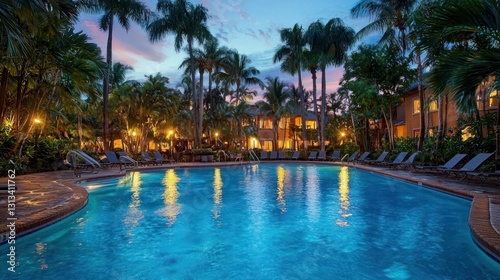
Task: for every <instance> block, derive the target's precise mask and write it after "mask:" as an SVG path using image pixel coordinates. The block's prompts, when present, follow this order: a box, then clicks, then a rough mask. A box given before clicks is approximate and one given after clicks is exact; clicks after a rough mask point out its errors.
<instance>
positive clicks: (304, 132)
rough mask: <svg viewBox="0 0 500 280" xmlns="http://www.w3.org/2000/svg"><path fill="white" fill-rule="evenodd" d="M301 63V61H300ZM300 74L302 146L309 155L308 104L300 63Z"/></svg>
mask: <svg viewBox="0 0 500 280" xmlns="http://www.w3.org/2000/svg"><path fill="white" fill-rule="evenodd" d="M299 61H300V59H299ZM298 66H299V67H298V69H299V70H298V74H299V95H300V114H301V117H302V145H303V148H304V151H305V152H306V153H307V129H306V115H307V108H306V102H305V98H304V91H303V89H302V74H301V73H300V70H301V69H302V68H301V66H302V65H301V63H300V62H299V65H298Z"/></svg>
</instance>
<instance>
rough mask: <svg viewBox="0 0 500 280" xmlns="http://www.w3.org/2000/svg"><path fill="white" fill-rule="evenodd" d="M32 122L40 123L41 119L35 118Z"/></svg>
mask: <svg viewBox="0 0 500 280" xmlns="http://www.w3.org/2000/svg"><path fill="white" fill-rule="evenodd" d="M34 122H35V123H42V121H41V120H40V119H35V120H34Z"/></svg>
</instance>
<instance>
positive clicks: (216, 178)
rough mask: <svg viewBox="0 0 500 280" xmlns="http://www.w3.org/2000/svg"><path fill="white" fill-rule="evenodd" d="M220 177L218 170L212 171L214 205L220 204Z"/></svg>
mask: <svg viewBox="0 0 500 280" xmlns="http://www.w3.org/2000/svg"><path fill="white" fill-rule="evenodd" d="M222 185H223V184H222V176H221V175H220V168H216V169H215V170H214V203H215V204H220V203H221V202H222Z"/></svg>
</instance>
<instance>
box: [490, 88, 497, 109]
mask: <svg viewBox="0 0 500 280" xmlns="http://www.w3.org/2000/svg"><path fill="white" fill-rule="evenodd" d="M489 105H490V107H495V108H496V107H497V106H498V91H496V90H494V91H492V92H491V93H490V104H489Z"/></svg>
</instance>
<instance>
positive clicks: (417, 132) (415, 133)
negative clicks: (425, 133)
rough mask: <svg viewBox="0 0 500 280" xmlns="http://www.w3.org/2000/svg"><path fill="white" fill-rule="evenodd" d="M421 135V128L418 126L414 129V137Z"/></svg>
mask: <svg viewBox="0 0 500 280" xmlns="http://www.w3.org/2000/svg"><path fill="white" fill-rule="evenodd" d="M419 136H420V129H419V128H417V129H414V130H413V137H419Z"/></svg>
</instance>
